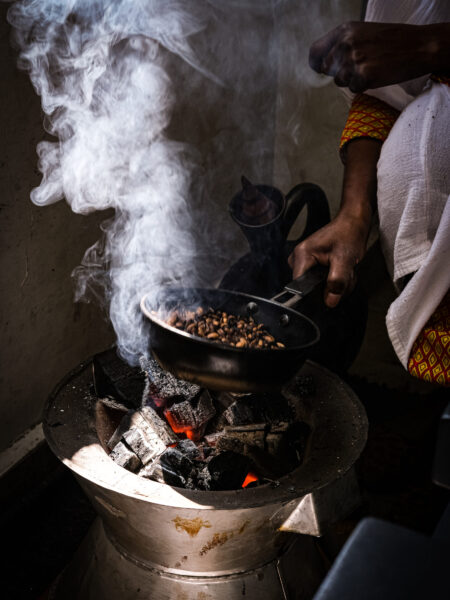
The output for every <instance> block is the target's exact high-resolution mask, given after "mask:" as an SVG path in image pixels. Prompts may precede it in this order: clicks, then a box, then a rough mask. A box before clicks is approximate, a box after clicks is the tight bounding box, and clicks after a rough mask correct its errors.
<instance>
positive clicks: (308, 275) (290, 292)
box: [272, 265, 328, 308]
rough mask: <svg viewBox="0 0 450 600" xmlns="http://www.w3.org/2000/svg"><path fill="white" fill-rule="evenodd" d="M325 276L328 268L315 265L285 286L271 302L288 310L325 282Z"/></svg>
mask: <svg viewBox="0 0 450 600" xmlns="http://www.w3.org/2000/svg"><path fill="white" fill-rule="evenodd" d="M327 275H328V267H324V266H322V265H315V266H314V267H311V269H309V270H308V271H306V272H305V273H303V275H300V277H297V279H294V280H293V281H291V282H290V283H288V284H287V285H285V286H284V290H283V291H282V292H280V293H279V294H277V295H276V296H274V297H273V298H272V300H273V301H274V302H278V303H279V304H282V305H283V306H286V308H290V307H292V306H294V305H295V304H296V303H297V302H298V301H299V300H301V299H302V298H304V297H305V296H306V295H307V294H309V293H310V292H312V291H313V290H314V289H315V288H316V287H317V286H318V285H320V284H321V283H323V282H324V281H326V279H327Z"/></svg>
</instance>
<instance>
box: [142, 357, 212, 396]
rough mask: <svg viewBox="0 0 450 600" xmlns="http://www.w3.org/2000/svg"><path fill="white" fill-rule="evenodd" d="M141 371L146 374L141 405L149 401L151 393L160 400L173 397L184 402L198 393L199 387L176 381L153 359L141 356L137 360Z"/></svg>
mask: <svg viewBox="0 0 450 600" xmlns="http://www.w3.org/2000/svg"><path fill="white" fill-rule="evenodd" d="M139 363H140V365H141V369H142V371H144V373H146V375H147V378H146V388H145V390H144V394H143V396H142V403H143V404H144V405H145V404H147V403H148V402H150V401H151V400H150V399H149V396H151V394H152V392H153V393H155V392H156V393H157V394H158V396H159V397H160V398H161V399H162V400H167V399H169V398H174V397H177V396H179V397H182V398H183V399H185V400H192V399H193V398H195V397H196V396H198V394H199V393H200V389H201V388H200V386H199V385H196V384H195V383H189V382H188V381H182V380H181V379H177V378H176V377H174V376H173V375H172V374H171V373H168V372H167V371H164V370H163V369H162V368H161V367H160V366H159V365H158V363H157V362H156V360H155V359H153V358H150V359H147V358H145V356H141V358H140V359H139Z"/></svg>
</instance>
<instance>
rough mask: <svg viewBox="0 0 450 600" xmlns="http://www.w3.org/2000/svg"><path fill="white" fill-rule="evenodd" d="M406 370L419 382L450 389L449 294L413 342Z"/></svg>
mask: <svg viewBox="0 0 450 600" xmlns="http://www.w3.org/2000/svg"><path fill="white" fill-rule="evenodd" d="M408 371H409V372H410V373H411V375H413V376H414V377H417V378H419V379H423V380H425V381H430V382H433V383H439V384H441V385H444V386H450V291H448V292H447V294H446V295H445V296H444V299H443V300H442V302H441V303H440V304H439V306H438V307H437V309H436V310H435V311H434V313H433V314H432V315H431V317H430V319H429V320H428V322H427V324H426V325H425V327H424V328H423V329H422V331H421V332H420V335H419V336H418V338H417V339H416V341H415V342H414V344H413V347H412V350H411V354H410V356H409V361H408Z"/></svg>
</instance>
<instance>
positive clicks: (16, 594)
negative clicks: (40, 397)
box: [1, 377, 450, 600]
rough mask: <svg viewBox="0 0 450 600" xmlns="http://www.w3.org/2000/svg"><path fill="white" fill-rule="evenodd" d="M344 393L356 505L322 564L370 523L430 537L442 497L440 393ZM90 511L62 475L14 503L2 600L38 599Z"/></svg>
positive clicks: (330, 540)
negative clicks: (356, 417) (358, 420)
mask: <svg viewBox="0 0 450 600" xmlns="http://www.w3.org/2000/svg"><path fill="white" fill-rule="evenodd" d="M349 383H350V385H351V386H352V387H353V389H354V390H355V391H356V392H357V394H358V395H359V397H360V398H361V400H362V401H363V403H364V405H365V407H366V410H367V413H368V416H369V422H370V429H369V439H368V443H367V446H366V449H365V450H364V452H363V454H362V456H361V458H360V460H359V461H358V464H357V472H358V477H359V481H360V486H361V489H362V492H363V504H362V506H361V507H360V509H358V511H357V512H356V513H354V514H353V515H351V517H350V518H348V519H346V520H345V521H343V522H340V523H338V524H337V525H336V526H335V527H334V528H333V530H332V531H331V532H330V534H329V535H327V536H326V537H325V538H322V539H321V542H320V543H321V547H322V550H323V554H324V560H325V561H328V562H329V563H330V564H331V562H332V560H333V558H334V557H335V556H336V554H337V553H338V551H339V549H340V547H341V546H342V544H343V543H344V541H345V540H346V539H347V537H348V535H349V534H350V533H351V531H352V529H353V528H354V527H355V525H356V524H357V522H358V521H359V520H360V519H361V518H362V517H363V516H365V515H372V516H378V517H381V518H384V519H387V520H389V521H393V522H396V523H399V524H402V525H405V526H406V527H410V528H412V529H415V530H418V531H422V532H424V533H431V532H432V530H433V528H434V525H435V524H436V522H437V520H438V519H439V516H440V514H441V513H442V511H443V509H444V506H445V505H446V504H447V503H448V502H449V501H450V494H449V492H446V491H444V490H442V489H440V488H437V487H436V486H434V485H433V484H432V483H431V470H432V460H433V449H434V439H435V433H436V426H437V423H438V420H439V416H440V414H441V412H442V410H443V408H444V406H445V404H446V400H447V397H448V394H447V391H446V390H443V389H440V388H434V387H430V390H429V391H428V392H427V393H426V394H423V393H420V394H418V393H415V394H414V393H411V392H410V391H405V392H402V391H399V390H390V389H389V388H387V387H384V386H380V385H377V384H374V383H368V382H367V381H366V380H363V379H359V378H357V377H350V379H349ZM93 518H94V511H93V509H92V508H91V506H90V504H89V502H88V501H87V499H86V498H85V496H84V494H83V492H82V491H81V489H80V487H79V486H78V484H77V483H76V481H75V480H74V479H73V477H72V475H71V474H70V473H69V472H68V471H67V470H66V469H60V471H59V473H58V474H57V475H56V476H55V477H54V478H53V481H51V482H50V483H49V484H48V485H46V486H45V487H44V489H43V490H41V491H40V492H38V493H36V492H35V493H32V494H31V495H30V497H29V498H27V497H24V498H22V499H21V501H20V503H19V505H18V508H17V510H16V511H15V512H13V513H11V514H10V515H9V516H8V520H7V522H6V523H5V522H3V526H2V532H1V539H2V542H3V548H4V549H6V550H7V551H6V552H4V553H3V554H4V558H3V559H2V567H3V569H4V574H5V575H4V576H3V577H2V582H3V590H2V593H1V597H2V598H5V600H6V599H7V600H21V599H24V600H25V599H27V600H28V599H30V600H31V599H39V598H41V597H42V598H43V597H45V590H46V589H47V588H48V586H49V585H50V583H51V582H52V581H53V580H54V579H55V577H56V576H57V575H58V573H59V572H60V571H61V570H62V569H63V568H64V565H65V564H66V563H67V562H68V561H69V560H70V557H71V555H72V554H73V552H74V551H75V549H76V548H77V547H78V545H79V543H80V542H81V540H82V538H83V536H84V535H85V533H86V532H87V530H88V528H89V526H90V524H91V522H92V520H93Z"/></svg>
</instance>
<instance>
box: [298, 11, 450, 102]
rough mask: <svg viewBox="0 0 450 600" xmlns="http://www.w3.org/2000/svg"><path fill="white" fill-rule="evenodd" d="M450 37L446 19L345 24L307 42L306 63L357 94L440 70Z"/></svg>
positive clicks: (447, 51) (445, 56) (443, 63)
mask: <svg viewBox="0 0 450 600" xmlns="http://www.w3.org/2000/svg"><path fill="white" fill-rule="evenodd" d="M449 37H450V31H449V24H448V23H439V24H433V25H405V24H401V23H360V22H350V23H344V24H343V25H340V26H339V27H336V28H335V29H333V30H332V31H330V32H329V33H327V34H326V35H324V36H323V37H322V38H320V39H319V40H317V41H316V42H315V43H314V44H313V45H312V46H311V49H310V53H309V64H310V66H311V68H312V69H314V70H315V71H317V72H318V73H325V74H326V75H330V76H332V77H334V81H335V83H336V85H338V86H341V87H349V88H350V90H351V91H352V92H355V93H361V92H363V91H364V90H366V89H369V88H370V89H373V88H378V87H382V86H386V85H392V84H395V83H400V82H402V81H407V80H408V79H413V78H415V77H420V76H421V75H426V74H427V73H430V72H432V71H434V70H440V69H442V68H445V61H446V60H447V61H448V55H449V48H448V46H449V41H448V40H449Z"/></svg>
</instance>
